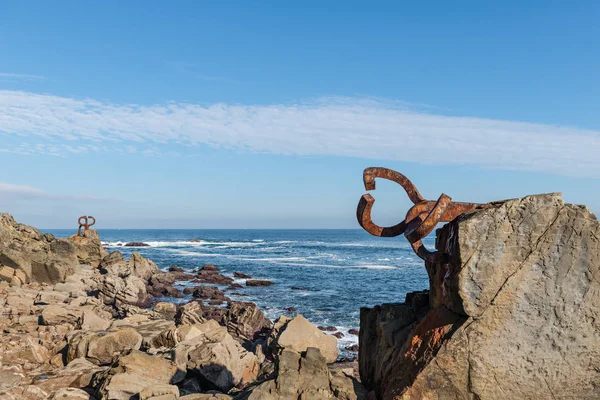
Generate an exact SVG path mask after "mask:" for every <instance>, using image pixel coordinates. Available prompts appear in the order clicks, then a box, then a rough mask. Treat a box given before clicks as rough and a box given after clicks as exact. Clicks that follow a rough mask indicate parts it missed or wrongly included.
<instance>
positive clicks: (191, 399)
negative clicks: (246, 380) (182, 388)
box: [179, 392, 233, 400]
mask: <svg viewBox="0 0 600 400" xmlns="http://www.w3.org/2000/svg"><path fill="white" fill-rule="evenodd" d="M179 399H180V400H231V399H233V397H231V396H229V395H227V394H223V393H220V392H208V393H194V394H188V395H187V396H182V397H180V398H179Z"/></svg>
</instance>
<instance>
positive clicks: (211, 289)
mask: <svg viewBox="0 0 600 400" xmlns="http://www.w3.org/2000/svg"><path fill="white" fill-rule="evenodd" d="M192 296H194V297H196V298H199V299H206V300H221V301H229V298H228V297H227V296H225V293H223V291H222V290H219V288H217V287H216V286H197V287H195V288H194V289H193V291H192Z"/></svg>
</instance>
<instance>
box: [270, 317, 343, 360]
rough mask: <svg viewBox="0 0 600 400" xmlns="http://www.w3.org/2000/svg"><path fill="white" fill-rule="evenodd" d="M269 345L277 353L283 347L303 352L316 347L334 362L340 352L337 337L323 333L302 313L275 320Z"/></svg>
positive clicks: (327, 358)
mask: <svg viewBox="0 0 600 400" xmlns="http://www.w3.org/2000/svg"><path fill="white" fill-rule="evenodd" d="M267 345H268V347H269V348H270V349H271V351H273V352H274V353H275V354H279V353H281V351H282V350H283V349H291V350H294V351H296V352H298V353H302V352H304V351H306V350H307V349H308V348H309V347H314V348H317V349H319V351H320V352H321V354H322V355H323V356H324V357H325V359H326V360H327V362H328V363H331V362H334V361H335V360H336V359H337V357H338V354H339V351H338V348H337V339H336V338H335V337H334V336H332V335H327V334H325V333H323V332H322V331H321V330H320V329H318V328H317V327H316V326H314V325H313V324H311V323H310V321H308V320H307V319H306V318H304V317H303V316H302V315H300V314H298V315H296V316H295V317H294V318H293V319H291V318H289V317H286V316H281V317H279V319H278V320H277V321H275V326H274V329H273V331H272V333H271V336H270V337H269V340H268V343H267Z"/></svg>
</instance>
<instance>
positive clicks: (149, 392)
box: [140, 385, 179, 400]
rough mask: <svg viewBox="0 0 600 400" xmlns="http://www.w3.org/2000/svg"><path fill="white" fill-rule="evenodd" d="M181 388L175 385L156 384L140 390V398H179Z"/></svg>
mask: <svg viewBox="0 0 600 400" xmlns="http://www.w3.org/2000/svg"><path fill="white" fill-rule="evenodd" d="M177 399H179V388H178V387H177V386H175V385H154V386H151V387H148V388H146V389H144V390H142V391H141V392H140V400H177Z"/></svg>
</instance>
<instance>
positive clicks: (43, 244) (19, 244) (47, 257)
mask: <svg viewBox="0 0 600 400" xmlns="http://www.w3.org/2000/svg"><path fill="white" fill-rule="evenodd" d="M0 265H2V266H6V267H10V268H12V269H14V270H21V271H22V272H23V273H24V275H25V276H26V281H35V282H47V283H56V282H61V281H64V280H65V278H66V277H67V276H69V275H71V274H73V272H74V271H75V267H76V266H77V265H79V259H78V257H77V250H76V248H75V246H74V245H73V243H72V242H71V241H69V240H68V239H55V238H54V237H53V236H51V235H50V236H48V235H43V234H42V233H41V232H40V231H39V230H37V229H36V228H33V227H31V226H27V225H24V224H20V223H17V222H16V221H15V220H14V219H13V217H12V216H11V215H9V214H6V213H0ZM7 273H8V272H7V271H5V272H4V274H7ZM19 279H20V278H19Z"/></svg>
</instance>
